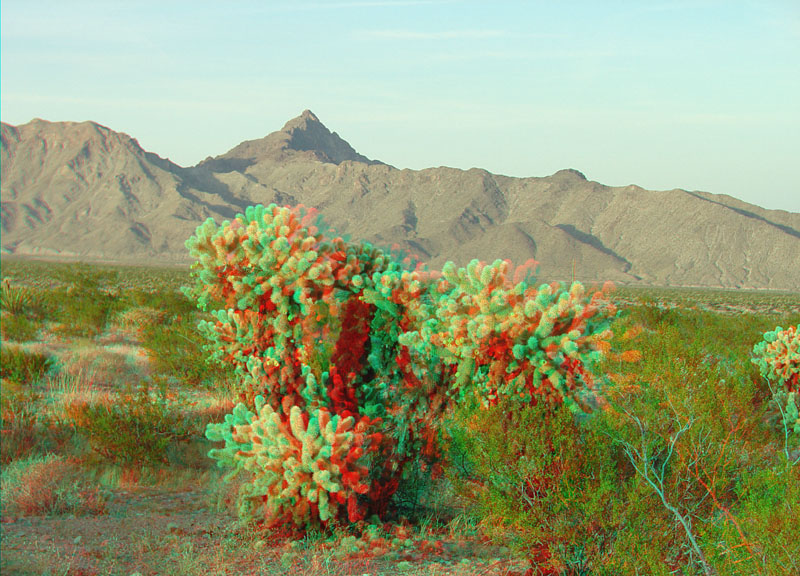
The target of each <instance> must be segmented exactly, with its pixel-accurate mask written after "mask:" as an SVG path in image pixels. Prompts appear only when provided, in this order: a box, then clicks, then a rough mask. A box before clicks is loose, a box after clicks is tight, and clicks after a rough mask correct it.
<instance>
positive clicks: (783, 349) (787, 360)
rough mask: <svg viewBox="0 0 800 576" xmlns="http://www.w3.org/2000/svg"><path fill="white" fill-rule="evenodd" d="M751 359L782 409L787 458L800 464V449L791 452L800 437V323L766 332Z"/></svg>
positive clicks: (781, 425) (773, 398)
mask: <svg viewBox="0 0 800 576" xmlns="http://www.w3.org/2000/svg"><path fill="white" fill-rule="evenodd" d="M751 361H752V362H753V364H755V365H756V366H757V367H758V370H759V372H760V374H761V376H762V378H763V379H764V380H765V381H766V383H767V386H768V387H769V389H770V393H771V394H772V403H773V405H774V406H775V407H776V408H777V409H778V411H779V412H780V428H781V432H782V436H783V452H784V454H785V456H786V462H787V464H791V465H794V464H798V463H800V453H798V454H796V455H795V454H792V453H790V446H791V445H792V444H795V443H797V441H798V438H799V437H800V414H798V408H800V324H798V325H797V326H789V328H787V329H786V330H784V329H783V328H781V327H780V326H778V327H777V328H775V329H774V330H771V331H768V332H766V333H765V334H764V338H763V340H762V341H761V342H758V343H757V344H756V345H755V346H753V357H752V359H751Z"/></svg>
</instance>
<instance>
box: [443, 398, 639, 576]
mask: <svg viewBox="0 0 800 576" xmlns="http://www.w3.org/2000/svg"><path fill="white" fill-rule="evenodd" d="M591 423H592V421H591V420H590V421H588V422H584V423H579V422H578V421H577V420H576V418H575V416H574V414H573V413H572V412H571V411H570V410H569V409H568V407H567V406H566V405H561V406H559V407H556V408H552V407H550V406H548V405H546V404H545V403H543V402H540V403H539V404H537V405H523V403H521V402H519V401H517V400H515V399H504V400H503V401H501V402H500V403H499V404H498V405H497V406H494V407H492V408H489V409H488V410H479V409H475V408H471V409H462V410H460V411H459V412H458V413H457V416H456V418H455V420H454V423H452V424H451V426H450V428H451V430H452V431H453V432H454V435H453V445H452V446H451V450H450V457H451V459H452V460H451V462H452V464H451V468H450V472H451V475H452V477H453V482H454V483H455V485H456V486H457V490H458V492H459V493H460V494H461V495H462V496H466V497H468V498H470V499H471V500H472V502H473V503H474V504H475V505H476V506H477V512H478V514H480V515H481V516H482V517H483V518H484V521H483V524H484V528H485V529H486V530H487V531H488V533H489V534H490V535H491V536H492V538H493V539H495V540H496V541H497V543H498V544H502V545H506V546H509V547H511V548H512V549H513V550H515V551H516V552H517V553H518V554H519V555H521V556H523V557H527V558H528V559H529V560H530V561H531V563H532V566H534V567H536V568H537V569H538V570H540V571H541V573H544V574H556V573H564V574H589V573H595V572H590V571H591V570H596V569H598V568H599V567H601V566H602V565H603V564H604V563H605V561H606V557H607V556H608V555H609V554H611V551H612V545H613V542H614V539H615V535H616V533H617V532H618V531H619V530H620V529H621V528H622V527H621V525H620V519H619V514H620V511H621V509H622V500H621V499H619V498H618V494H619V493H620V490H621V488H622V486H623V480H624V479H622V478H620V477H619V473H618V461H619V455H618V453H615V451H614V450H613V447H611V446H609V442H608V439H607V438H606V437H605V436H603V435H602V434H600V433H599V432H598V431H597V430H595V429H594V428H593V427H592V426H591ZM561 569H564V570H566V571H565V572H556V571H554V570H561ZM548 570H550V572H549V571H548Z"/></svg>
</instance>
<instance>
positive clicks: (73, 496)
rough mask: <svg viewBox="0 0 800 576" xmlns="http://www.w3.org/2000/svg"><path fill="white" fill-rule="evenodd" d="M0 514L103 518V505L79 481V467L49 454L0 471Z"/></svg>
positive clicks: (95, 493)
mask: <svg viewBox="0 0 800 576" xmlns="http://www.w3.org/2000/svg"><path fill="white" fill-rule="evenodd" d="M0 479H1V480H0V483H2V490H0V502H2V505H1V507H2V514H3V517H4V518H7V517H8V516H41V515H49V514H75V515H79V516H81V515H90V514H103V513H105V511H106V502H105V498H104V496H103V494H101V493H100V491H99V490H98V489H97V487H92V486H90V485H89V484H88V483H87V482H86V481H85V480H84V479H83V478H82V474H81V469H80V463H79V462H77V461H75V460H74V459H66V458H63V457H60V456H55V455H53V454H47V455H44V456H39V455H37V456H31V457H28V458H24V459H20V460H16V461H14V462H13V463H10V464H8V465H7V466H4V467H3V470H2V473H1V474H0Z"/></svg>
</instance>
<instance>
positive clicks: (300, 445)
mask: <svg viewBox="0 0 800 576" xmlns="http://www.w3.org/2000/svg"><path fill="white" fill-rule="evenodd" d="M255 403H256V413H253V412H250V411H249V410H247V408H246V407H245V405H244V404H239V405H238V406H236V408H234V410H233V413H232V414H229V415H228V416H226V418H225V422H223V423H220V424H209V425H208V428H207V430H206V436H207V437H208V438H209V439H210V440H213V441H224V442H225V447H224V448H223V449H221V450H211V452H210V453H209V455H210V456H211V457H212V458H215V459H216V460H217V464H218V465H219V466H220V467H228V468H233V474H236V473H237V472H239V471H240V470H248V471H249V472H250V473H251V474H252V476H253V478H254V480H253V482H252V484H249V485H245V486H243V488H242V490H243V491H242V494H241V496H242V498H241V500H240V512H241V515H242V516H243V517H248V518H255V519H263V520H265V521H266V523H267V525H268V526H274V525H278V524H289V525H294V526H300V527H304V526H309V527H310V526H319V525H324V524H327V523H328V522H329V521H330V520H332V519H338V520H341V521H349V522H355V521H358V520H361V519H362V518H363V511H362V509H361V507H360V506H359V503H358V501H357V498H356V496H357V495H358V494H365V493H367V492H368V491H369V476H368V473H369V471H368V462H369V453H368V452H365V446H367V445H370V444H371V446H372V447H373V449H374V447H376V446H379V445H380V440H379V439H377V440H376V438H375V437H376V436H379V433H377V432H372V434H371V435H370V434H369V432H370V431H371V430H373V429H374V428H375V424H376V422H374V421H371V420H370V419H369V418H366V417H363V418H361V419H360V420H359V421H358V422H356V421H355V418H354V417H353V416H348V417H346V418H343V417H341V416H339V415H335V414H334V415H332V414H331V413H330V412H329V411H328V410H326V409H324V408H320V409H317V410H314V411H313V412H312V413H311V414H309V413H307V412H304V411H303V410H302V409H301V408H299V407H297V406H292V407H291V409H290V410H289V416H288V417H287V416H285V415H281V414H279V413H277V412H275V411H274V410H273V409H272V407H271V406H270V405H269V404H266V403H265V402H264V398H263V397H261V396H258V397H256V400H255ZM370 441H372V442H370Z"/></svg>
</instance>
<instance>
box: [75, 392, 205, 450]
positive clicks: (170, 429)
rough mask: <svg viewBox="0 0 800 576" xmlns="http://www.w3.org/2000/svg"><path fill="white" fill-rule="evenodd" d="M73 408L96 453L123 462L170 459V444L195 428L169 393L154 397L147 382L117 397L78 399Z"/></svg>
mask: <svg viewBox="0 0 800 576" xmlns="http://www.w3.org/2000/svg"><path fill="white" fill-rule="evenodd" d="M69 412H70V417H71V418H72V420H73V421H74V422H75V425H76V429H77V431H78V432H79V433H80V434H82V435H84V436H86V437H87V438H88V440H89V444H90V446H91V448H92V450H93V451H94V452H95V453H96V454H98V455H99V456H100V457H101V458H102V459H105V460H107V461H111V462H117V463H122V464H131V463H135V464H143V463H167V462H168V459H167V457H166V453H167V448H168V447H169V445H170V444H171V443H173V442H179V441H182V440H188V439H189V438H191V437H192V435H193V432H194V431H193V430H192V427H191V425H190V424H189V423H187V422H186V420H185V418H184V417H183V416H182V415H181V414H180V413H179V412H177V411H176V410H175V408H174V406H172V405H171V403H170V402H169V401H167V400H166V395H165V394H161V395H160V397H159V398H152V397H151V394H150V386H149V385H148V384H147V382H142V383H141V384H140V386H139V388H138V390H135V391H134V390H132V389H130V388H129V389H128V390H125V391H123V392H121V393H120V396H119V398H118V399H117V400H116V401H110V400H108V401H106V402H98V403H89V402H76V403H74V404H73V405H72V406H71V408H70V409H69Z"/></svg>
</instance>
